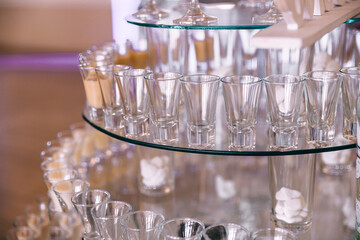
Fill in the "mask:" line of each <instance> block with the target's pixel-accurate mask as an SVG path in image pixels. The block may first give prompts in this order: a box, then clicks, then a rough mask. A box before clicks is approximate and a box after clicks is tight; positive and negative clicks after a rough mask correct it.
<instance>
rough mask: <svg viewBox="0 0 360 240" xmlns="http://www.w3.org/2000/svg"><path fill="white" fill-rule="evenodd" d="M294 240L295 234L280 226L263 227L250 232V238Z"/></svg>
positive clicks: (252, 239) (254, 239) (258, 239)
mask: <svg viewBox="0 0 360 240" xmlns="http://www.w3.org/2000/svg"><path fill="white" fill-rule="evenodd" d="M265 239H266V240H296V235H295V234H294V233H292V232H291V231H289V230H286V229H282V228H264V229H259V230H256V231H254V232H252V233H251V240H265Z"/></svg>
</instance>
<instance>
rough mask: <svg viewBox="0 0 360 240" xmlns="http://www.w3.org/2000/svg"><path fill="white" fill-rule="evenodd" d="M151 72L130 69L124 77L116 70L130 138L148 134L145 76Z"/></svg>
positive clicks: (142, 136) (126, 128)
mask: <svg viewBox="0 0 360 240" xmlns="http://www.w3.org/2000/svg"><path fill="white" fill-rule="evenodd" d="M149 73H151V71H149V70H146V69H130V70H129V71H127V72H126V73H125V77H124V76H123V75H120V74H119V73H116V72H115V78H116V81H117V83H118V85H119V87H120V96H121V101H122V102H123V107H124V109H123V111H124V120H125V134H126V136H127V137H130V138H140V139H141V138H144V137H146V136H147V135H148V112H149V110H148V109H149V103H148V93H147V89H146V87H145V79H144V77H145V76H146V75H147V74H149Z"/></svg>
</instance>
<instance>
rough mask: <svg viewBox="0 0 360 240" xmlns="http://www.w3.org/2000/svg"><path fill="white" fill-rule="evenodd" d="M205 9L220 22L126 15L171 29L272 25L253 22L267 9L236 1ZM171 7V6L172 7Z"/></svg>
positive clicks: (172, 15)
mask: <svg viewBox="0 0 360 240" xmlns="http://www.w3.org/2000/svg"><path fill="white" fill-rule="evenodd" d="M201 7H202V9H203V11H204V12H205V13H206V14H207V15H210V16H214V17H217V18H218V22H217V23H216V24H213V25H197V26H185V25H178V24H174V23H173V20H174V19H177V18H180V17H182V16H183V15H184V13H181V12H178V11H169V10H168V9H166V8H164V10H165V11H167V12H169V17H167V18H164V19H160V20H158V21H143V20H140V19H137V18H135V17H133V16H131V15H130V16H128V17H126V21H127V22H129V23H131V24H135V25H138V26H143V27H152V28H171V29H197V30H241V29H263V28H267V27H269V26H270V25H260V24H253V23H252V18H253V17H254V16H256V15H261V14H263V13H265V12H266V11H267V9H261V8H255V7H246V8H245V7H242V6H238V5H236V4H235V3H212V4H201ZM170 9H171V8H170ZM359 20H360V14H359V15H356V16H354V17H353V18H351V19H349V20H348V21H346V23H354V22H358V21H359Z"/></svg>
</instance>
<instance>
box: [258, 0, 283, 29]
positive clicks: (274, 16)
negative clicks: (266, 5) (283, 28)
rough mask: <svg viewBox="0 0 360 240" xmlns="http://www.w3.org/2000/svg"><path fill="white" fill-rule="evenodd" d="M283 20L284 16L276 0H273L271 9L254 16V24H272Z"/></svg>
mask: <svg viewBox="0 0 360 240" xmlns="http://www.w3.org/2000/svg"><path fill="white" fill-rule="evenodd" d="M282 20H283V16H282V14H281V12H280V11H279V9H278V8H277V7H276V5H275V0H272V1H271V7H270V9H269V11H267V12H266V13H264V14H263V15H260V16H256V17H253V20H252V21H253V23H254V24H259V25H260V24H261V25H272V24H275V23H278V22H280V21H282Z"/></svg>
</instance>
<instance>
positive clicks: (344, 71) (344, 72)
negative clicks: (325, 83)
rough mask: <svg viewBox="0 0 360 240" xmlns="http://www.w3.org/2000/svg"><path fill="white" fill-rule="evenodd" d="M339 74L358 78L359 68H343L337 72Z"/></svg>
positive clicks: (359, 74)
mask: <svg viewBox="0 0 360 240" xmlns="http://www.w3.org/2000/svg"><path fill="white" fill-rule="evenodd" d="M347 70H357V73H349V72H348V71H347ZM339 72H340V73H342V74H346V75H350V76H360V66H358V67H356V66H352V67H343V68H341V69H340V70H339Z"/></svg>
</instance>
